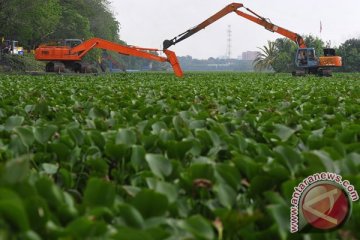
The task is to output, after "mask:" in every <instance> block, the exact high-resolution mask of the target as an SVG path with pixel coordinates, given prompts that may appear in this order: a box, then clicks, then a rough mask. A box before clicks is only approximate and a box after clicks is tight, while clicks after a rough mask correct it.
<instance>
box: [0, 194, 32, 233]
mask: <svg viewBox="0 0 360 240" xmlns="http://www.w3.org/2000/svg"><path fill="white" fill-rule="evenodd" d="M0 216H1V217H2V218H3V219H5V221H7V222H9V223H11V224H12V225H13V226H15V228H16V231H19V232H20V231H26V230H29V221H28V217H27V214H26V211H25V207H24V205H23V202H22V200H21V198H20V197H19V196H18V195H17V194H16V193H15V192H13V191H12V190H9V189H6V188H0Z"/></svg>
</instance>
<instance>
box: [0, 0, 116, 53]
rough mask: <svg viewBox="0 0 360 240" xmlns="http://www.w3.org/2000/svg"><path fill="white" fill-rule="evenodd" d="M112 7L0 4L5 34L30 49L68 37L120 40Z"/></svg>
mask: <svg viewBox="0 0 360 240" xmlns="http://www.w3.org/2000/svg"><path fill="white" fill-rule="evenodd" d="M108 4H109V3H108V2H107V1H105V0H79V1H60V0H45V1H44V0H25V1H23V0H22V1H19V0H8V1H6V2H1V3H0V5H1V11H0V25H1V26H2V28H1V31H2V34H3V35H4V36H5V37H6V38H7V39H14V40H18V41H19V42H20V44H21V46H24V47H26V48H29V49H33V48H34V47H36V46H37V45H38V44H40V43H44V42H47V41H54V40H55V41H56V40H59V39H65V38H80V39H88V38H90V37H93V36H96V37H100V38H104V39H108V40H110V41H119V34H118V33H119V22H118V21H117V20H116V19H115V17H114V15H113V13H112V12H111V10H110V9H109V7H108ZM19 6H22V7H19Z"/></svg>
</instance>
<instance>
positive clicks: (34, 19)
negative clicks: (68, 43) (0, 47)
mask: <svg viewBox="0 0 360 240" xmlns="http://www.w3.org/2000/svg"><path fill="white" fill-rule="evenodd" d="M0 5H2V8H1V14H0V25H1V27H2V31H3V33H4V35H5V37H6V38H10V39H15V40H18V41H20V42H22V44H23V45H25V46H26V45H27V46H28V47H30V46H31V45H33V43H34V42H39V41H41V39H43V38H45V37H46V36H48V35H50V34H51V33H52V32H53V31H54V29H55V28H56V26H57V24H58V23H59V19H60V15H61V8H60V5H59V2H58V0H9V1H6V4H0ZM19 6H22V7H19Z"/></svg>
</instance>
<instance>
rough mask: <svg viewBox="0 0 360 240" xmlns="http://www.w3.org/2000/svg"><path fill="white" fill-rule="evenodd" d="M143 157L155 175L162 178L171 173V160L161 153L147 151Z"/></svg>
mask: <svg viewBox="0 0 360 240" xmlns="http://www.w3.org/2000/svg"><path fill="white" fill-rule="evenodd" d="M145 159H146V161H147V163H148V164H149V167H150V169H151V171H152V172H153V173H154V174H155V176H158V177H159V178H164V177H165V176H169V175H170V174H171V172H172V164H171V161H170V160H169V159H167V158H165V157H164V156H163V155H160V154H151V153H148V154H146V156H145Z"/></svg>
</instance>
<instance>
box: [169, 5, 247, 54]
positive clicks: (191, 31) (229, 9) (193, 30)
mask: <svg viewBox="0 0 360 240" xmlns="http://www.w3.org/2000/svg"><path fill="white" fill-rule="evenodd" d="M241 7H243V4H241V3H231V4H229V5H227V6H226V7H224V8H223V9H221V10H220V11H219V12H217V13H215V14H214V15H212V16H211V17H209V18H208V19H206V20H205V21H203V22H202V23H200V24H199V25H197V26H195V27H193V28H190V29H189V30H187V31H186V32H183V33H182V34H180V35H178V36H176V37H174V38H173V39H171V40H165V41H164V42H163V49H168V48H169V47H171V46H172V45H175V44H177V43H178V42H181V41H183V40H185V39H186V38H188V37H190V36H192V35H194V34H195V33H197V32H198V31H200V30H202V29H204V28H206V27H207V26H209V25H210V24H212V23H214V22H216V21H217V20H219V19H220V18H222V17H224V16H226V15H227V14H229V13H231V12H233V11H235V10H236V9H238V8H241Z"/></svg>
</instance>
